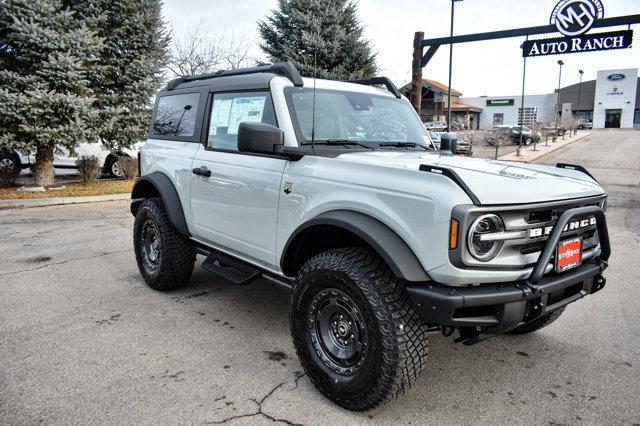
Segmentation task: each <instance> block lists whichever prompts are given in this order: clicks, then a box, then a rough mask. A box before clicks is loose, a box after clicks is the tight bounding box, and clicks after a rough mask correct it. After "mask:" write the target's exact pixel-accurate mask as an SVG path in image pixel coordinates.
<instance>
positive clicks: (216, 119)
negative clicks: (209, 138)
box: [209, 99, 232, 135]
mask: <svg viewBox="0 0 640 426" xmlns="http://www.w3.org/2000/svg"><path fill="white" fill-rule="evenodd" d="M231 101H232V99H215V100H214V101H213V111H212V113H211V127H210V129H211V130H210V131H209V134H210V135H216V134H217V133H218V127H227V126H229V115H230V114H231Z"/></svg>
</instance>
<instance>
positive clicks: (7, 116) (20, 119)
mask: <svg viewBox="0 0 640 426" xmlns="http://www.w3.org/2000/svg"><path fill="white" fill-rule="evenodd" d="M100 48H101V41H100V39H99V38H98V37H96V35H95V34H93V33H92V32H91V31H90V29H89V28H87V26H86V25H84V24H83V23H81V22H80V21H78V20H77V19H75V17H74V16H73V13H72V12H70V11H69V10H67V9H66V8H65V7H64V6H63V4H62V2H61V1H60V0H3V1H0V105H2V109H3V111H2V114H0V147H1V148H9V149H11V148H14V149H15V148H17V149H19V150H21V151H31V152H33V151H35V153H36V166H35V169H34V179H35V183H36V185H51V184H53V181H54V177H53V156H54V150H55V149H56V148H68V149H70V150H73V149H74V147H76V146H77V145H78V144H79V143H80V142H82V141H90V140H94V139H95V133H94V132H93V131H92V126H91V125H90V123H91V122H92V121H93V120H94V118H95V111H94V108H93V103H94V102H95V98H94V96H93V95H94V94H93V91H92V89H91V86H90V82H89V80H88V75H89V73H90V70H91V67H92V66H93V65H94V64H95V58H96V55H97V53H98V52H99V50H100Z"/></svg>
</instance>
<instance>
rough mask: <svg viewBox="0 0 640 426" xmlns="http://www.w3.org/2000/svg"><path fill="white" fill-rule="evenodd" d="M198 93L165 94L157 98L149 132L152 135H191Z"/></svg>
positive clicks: (196, 113) (196, 112) (194, 121)
mask: <svg viewBox="0 0 640 426" xmlns="http://www.w3.org/2000/svg"><path fill="white" fill-rule="evenodd" d="M199 101H200V93H185V94H180V95H165V96H162V97H161V98H160V99H158V103H157V106H156V110H155V113H154V115H153V125H152V128H151V134H152V135H154V136H165V137H166V136H183V137H189V136H193V133H194V131H195V127H196V118H197V116H198V104H199Z"/></svg>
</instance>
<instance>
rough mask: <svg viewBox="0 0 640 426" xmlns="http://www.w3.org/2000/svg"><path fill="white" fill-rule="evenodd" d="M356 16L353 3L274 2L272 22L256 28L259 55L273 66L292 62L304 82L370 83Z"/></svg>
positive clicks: (371, 71)
mask: <svg viewBox="0 0 640 426" xmlns="http://www.w3.org/2000/svg"><path fill="white" fill-rule="evenodd" d="M356 12H357V8H356V4H355V3H354V2H353V1H352V0H279V2H278V9H277V10H274V11H272V16H270V17H268V18H267V19H266V21H260V22H258V30H259V31H260V35H261V36H262V38H263V44H262V45H261V47H262V50H263V51H264V52H265V53H266V54H267V55H268V56H269V59H270V60H272V61H273V62H280V61H290V62H292V63H293V64H295V66H296V67H298V70H299V71H300V73H301V74H302V75H305V76H314V75H316V76H317V77H321V78H331V79H338V80H347V79H358V78H368V77H372V76H374V75H375V73H376V71H377V66H376V63H375V54H373V53H372V52H371V46H370V42H369V41H368V40H365V39H364V38H363V27H362V25H361V24H360V21H359V20H358V17H357V16H356ZM314 63H315V64H316V66H315V67H314Z"/></svg>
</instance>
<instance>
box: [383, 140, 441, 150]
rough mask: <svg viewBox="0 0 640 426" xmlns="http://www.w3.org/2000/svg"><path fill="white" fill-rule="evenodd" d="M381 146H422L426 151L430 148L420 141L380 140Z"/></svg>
mask: <svg viewBox="0 0 640 426" xmlns="http://www.w3.org/2000/svg"><path fill="white" fill-rule="evenodd" d="M380 146H395V147H398V148H416V147H420V148H422V149H424V150H425V151H428V150H429V148H427V147H426V146H424V145H420V144H419V143H415V142H380Z"/></svg>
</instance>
